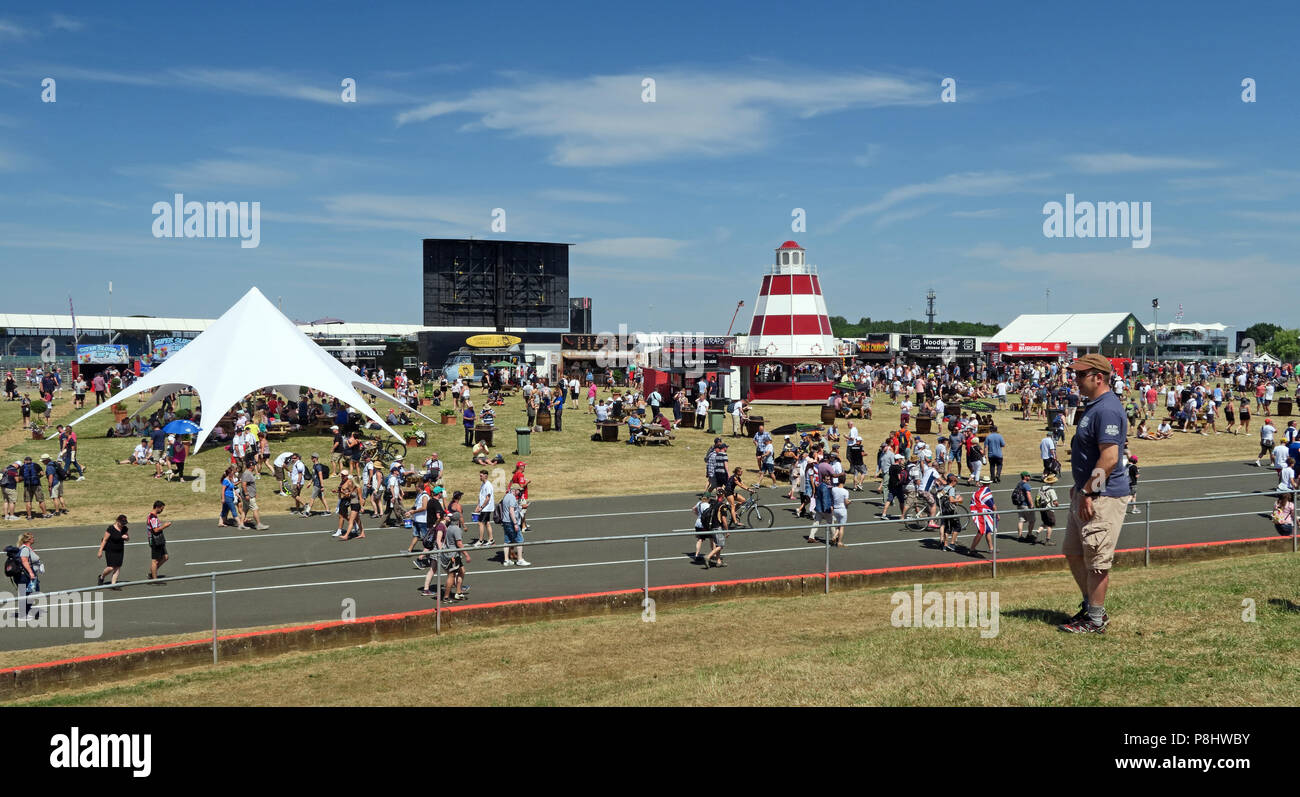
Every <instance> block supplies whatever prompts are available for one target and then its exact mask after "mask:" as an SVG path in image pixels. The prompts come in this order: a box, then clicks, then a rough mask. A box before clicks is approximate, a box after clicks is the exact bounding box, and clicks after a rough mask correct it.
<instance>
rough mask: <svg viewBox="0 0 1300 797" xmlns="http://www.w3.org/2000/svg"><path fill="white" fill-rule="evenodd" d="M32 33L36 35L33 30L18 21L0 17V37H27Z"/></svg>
mask: <svg viewBox="0 0 1300 797" xmlns="http://www.w3.org/2000/svg"><path fill="white" fill-rule="evenodd" d="M32 35H35V34H34V32H33V31H31V30H28V29H27V28H24V27H23V26H21V25H19V24H18V23H16V22H10V21H9V20H7V19H0V39H26V38H27V37H28V36H32Z"/></svg>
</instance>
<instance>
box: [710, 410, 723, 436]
mask: <svg viewBox="0 0 1300 797" xmlns="http://www.w3.org/2000/svg"><path fill="white" fill-rule="evenodd" d="M725 415H726V413H725V412H723V411H722V410H709V434H722V419H723V416H725Z"/></svg>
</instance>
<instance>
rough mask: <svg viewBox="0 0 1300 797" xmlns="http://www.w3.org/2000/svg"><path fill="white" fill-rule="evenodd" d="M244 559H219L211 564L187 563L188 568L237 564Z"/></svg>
mask: <svg viewBox="0 0 1300 797" xmlns="http://www.w3.org/2000/svg"><path fill="white" fill-rule="evenodd" d="M242 561H244V560H243V559H217V560H214V561H211V562H186V563H185V566H186V567H198V566H199V565H229V564H234V563H235V562H242Z"/></svg>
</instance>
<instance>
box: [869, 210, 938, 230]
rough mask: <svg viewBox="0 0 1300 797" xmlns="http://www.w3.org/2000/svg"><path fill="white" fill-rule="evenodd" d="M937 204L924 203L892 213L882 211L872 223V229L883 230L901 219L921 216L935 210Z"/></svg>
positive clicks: (906, 219) (905, 219)
mask: <svg viewBox="0 0 1300 797" xmlns="http://www.w3.org/2000/svg"><path fill="white" fill-rule="evenodd" d="M936 207H938V206H937V205H923V206H921V207H915V208H907V209H906V210H896V211H894V212H892V213H881V214H880V215H879V216H877V217H876V220H875V221H874V222H872V223H871V229H873V230H883V229H884V228H886V227H892V226H893V225H895V224H897V223H898V222H900V221H908V220H910V219H915V218H919V217H921V216H924V215H926V214H927V213H930V212H931V211H933V210H934V209H935V208H936Z"/></svg>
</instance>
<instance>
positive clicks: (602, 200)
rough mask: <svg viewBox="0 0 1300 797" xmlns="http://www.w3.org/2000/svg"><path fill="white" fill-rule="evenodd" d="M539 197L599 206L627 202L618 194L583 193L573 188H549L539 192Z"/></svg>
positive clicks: (554, 200) (553, 200)
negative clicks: (590, 203)
mask: <svg viewBox="0 0 1300 797" xmlns="http://www.w3.org/2000/svg"><path fill="white" fill-rule="evenodd" d="M537 196H538V198H539V199H547V200H550V201H552V202H592V203H597V204H611V203H615V202H624V201H626V200H625V199H624V198H623V197H621V196H619V195H618V194H607V193H603V192H600V191H583V190H579V189H572V188H548V189H546V190H544V191H538V192H537Z"/></svg>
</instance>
